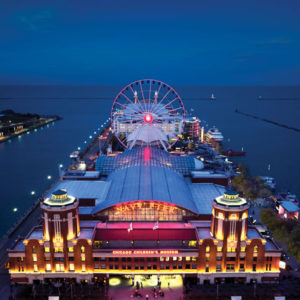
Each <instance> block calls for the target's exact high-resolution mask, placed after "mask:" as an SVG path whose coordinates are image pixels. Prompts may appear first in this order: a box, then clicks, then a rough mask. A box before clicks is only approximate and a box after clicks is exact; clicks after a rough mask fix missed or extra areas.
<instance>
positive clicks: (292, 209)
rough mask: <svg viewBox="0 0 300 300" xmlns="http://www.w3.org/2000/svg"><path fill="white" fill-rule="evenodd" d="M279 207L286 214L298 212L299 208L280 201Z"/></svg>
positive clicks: (288, 202)
mask: <svg viewBox="0 0 300 300" xmlns="http://www.w3.org/2000/svg"><path fill="white" fill-rule="evenodd" d="M280 205H281V206H282V207H283V208H284V209H285V210H286V211H288V212H296V211H299V207H298V206H297V205H296V204H294V203H293V202H290V201H282V202H281V203H280Z"/></svg>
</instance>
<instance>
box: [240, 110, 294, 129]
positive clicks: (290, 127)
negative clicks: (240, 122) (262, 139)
mask: <svg viewBox="0 0 300 300" xmlns="http://www.w3.org/2000/svg"><path fill="white" fill-rule="evenodd" d="M235 112H236V113H238V114H240V115H243V116H246V117H249V118H252V119H256V120H260V121H263V122H266V123H270V124H273V125H276V126H279V127H282V128H286V129H289V130H293V131H296V132H300V129H299V128H296V127H292V126H289V125H286V124H283V123H279V122H276V121H272V120H268V119H265V118H261V117H259V116H256V115H252V114H248V113H245V112H242V111H239V110H237V109H235Z"/></svg>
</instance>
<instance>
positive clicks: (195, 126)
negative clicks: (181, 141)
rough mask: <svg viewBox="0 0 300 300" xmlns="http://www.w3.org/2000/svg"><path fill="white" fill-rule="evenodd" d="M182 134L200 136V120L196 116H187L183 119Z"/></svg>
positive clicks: (193, 136) (192, 136)
mask: <svg viewBox="0 0 300 300" xmlns="http://www.w3.org/2000/svg"><path fill="white" fill-rule="evenodd" d="M183 134H184V135H185V136H187V137H191V138H199V136H200V120H199V119H198V118H196V117H188V118H186V120H185V124H184V130H183Z"/></svg>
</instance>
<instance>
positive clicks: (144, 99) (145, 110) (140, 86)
mask: <svg viewBox="0 0 300 300" xmlns="http://www.w3.org/2000/svg"><path fill="white" fill-rule="evenodd" d="M139 83H140V89H141V92H142V97H143V101H144V108H145V110H144V111H147V107H146V101H145V97H144V91H143V87H142V83H141V81H139Z"/></svg>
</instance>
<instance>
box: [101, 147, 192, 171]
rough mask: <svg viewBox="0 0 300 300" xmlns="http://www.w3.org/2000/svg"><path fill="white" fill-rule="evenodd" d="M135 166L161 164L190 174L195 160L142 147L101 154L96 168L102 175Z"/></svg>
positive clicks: (160, 165)
mask: <svg viewBox="0 0 300 300" xmlns="http://www.w3.org/2000/svg"><path fill="white" fill-rule="evenodd" d="M134 166H159V167H165V168H170V169H172V170H174V171H176V172H178V173H180V174H182V175H189V174H190V172H191V171H193V170H195V161H194V158H193V157H190V156H176V155H172V154H170V153H168V152H167V151H164V150H161V149H158V148H154V147H142V148H135V149H131V150H126V151H125V152H123V153H121V154H119V155H117V156H104V155H103V156H102V155H101V156H99V157H98V160H97V163H96V170H97V171H100V173H101V174H102V175H109V174H110V173H112V172H113V171H115V170H118V169H122V168H128V167H134Z"/></svg>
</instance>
